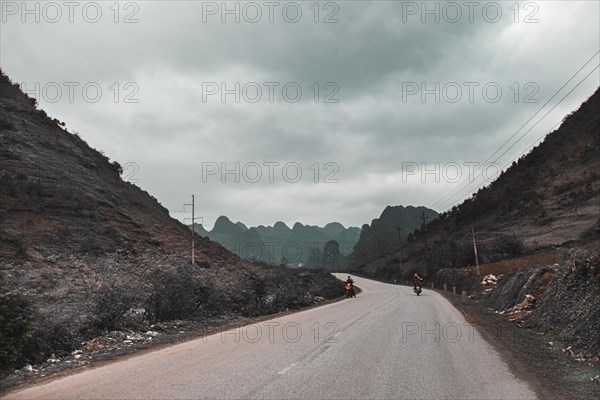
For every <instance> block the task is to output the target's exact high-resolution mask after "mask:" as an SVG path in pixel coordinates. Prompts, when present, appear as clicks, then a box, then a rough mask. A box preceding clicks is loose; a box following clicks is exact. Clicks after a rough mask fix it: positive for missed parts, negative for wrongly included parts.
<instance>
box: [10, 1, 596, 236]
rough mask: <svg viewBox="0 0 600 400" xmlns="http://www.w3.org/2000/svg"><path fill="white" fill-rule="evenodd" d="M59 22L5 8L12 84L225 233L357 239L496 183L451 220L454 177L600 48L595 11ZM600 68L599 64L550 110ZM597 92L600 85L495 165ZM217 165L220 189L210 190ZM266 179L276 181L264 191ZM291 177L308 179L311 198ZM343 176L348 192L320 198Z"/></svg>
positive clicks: (312, 10)
mask: <svg viewBox="0 0 600 400" xmlns="http://www.w3.org/2000/svg"><path fill="white" fill-rule="evenodd" d="M76 3H77V2H76ZM54 4H55V6H47V5H46V3H44V2H25V3H22V2H10V1H8V2H7V1H3V2H2V3H1V7H2V25H1V27H0V33H1V35H0V45H1V46H0V60H1V66H2V69H3V70H4V71H5V73H7V74H8V75H9V76H10V77H11V78H12V79H13V80H14V81H15V82H19V83H23V84H24V87H25V89H26V90H27V91H28V92H30V93H31V95H32V96H35V97H37V98H38V99H39V101H40V106H41V107H43V108H44V109H46V110H47V111H48V112H49V114H50V115H52V116H55V117H57V118H59V119H60V120H63V121H65V122H66V123H67V127H68V128H69V129H70V130H75V131H78V132H80V133H81V135H82V137H83V138H84V139H85V140H86V141H87V142H88V143H89V144H90V145H91V146H92V147H95V148H97V149H101V150H103V151H104V152H105V153H106V154H107V155H108V156H109V157H111V158H112V159H116V160H118V161H119V162H121V164H126V163H130V164H129V166H130V168H129V169H128V170H126V173H127V174H128V175H127V178H128V179H129V180H136V182H137V184H138V185H140V186H141V187H142V188H144V189H145V190H147V191H149V192H150V193H151V194H153V195H155V196H156V197H157V198H158V199H159V200H160V201H161V202H162V203H163V204H164V205H165V206H166V207H167V208H169V209H170V210H171V211H172V212H173V215H174V216H175V217H177V218H183V217H184V216H185V214H183V213H180V212H179V211H181V210H182V203H185V202H187V198H186V197H185V196H188V195H191V194H192V193H195V194H196V196H197V199H198V207H197V208H198V213H199V214H200V215H203V216H205V217H206V218H205V223H206V224H207V225H208V226H209V227H210V225H211V224H212V223H213V222H214V219H216V217H218V216H219V215H222V214H224V215H228V216H229V217H230V218H231V219H233V220H241V221H243V222H244V223H246V224H248V225H257V224H272V223H274V222H275V221H277V220H282V221H284V222H287V223H289V224H292V223H293V222H295V221H301V222H303V223H310V224H319V225H324V224H326V223H327V222H330V221H334V220H336V221H340V222H342V223H344V224H345V225H355V226H361V225H362V224H363V223H366V222H370V220H371V219H373V218H375V217H377V216H378V215H379V214H380V213H381V211H382V210H383V209H384V208H385V206H386V205H395V204H404V205H408V204H413V205H425V206H432V205H436V206H437V209H438V211H441V210H443V209H446V208H449V207H451V206H452V205H453V204H455V203H457V202H459V201H460V200H462V199H464V198H465V197H467V196H469V195H470V194H471V193H472V192H474V191H476V189H477V185H478V184H479V185H481V184H485V183H486V182H485V180H483V179H480V181H481V182H479V183H478V182H477V181H476V182H474V183H473V188H472V189H471V188H468V189H470V190H466V191H465V192H464V193H463V194H462V195H460V196H458V197H457V198H456V199H454V201H453V203H448V204H443V203H442V204H436V202H437V201H438V200H439V199H440V197H441V194H443V193H446V192H448V191H449V190H452V189H453V188H455V187H456V186H457V185H458V183H457V182H451V181H450V180H449V179H447V178H448V177H447V176H444V170H443V167H444V166H445V165H448V164H449V163H456V164H458V165H461V166H464V163H472V162H479V163H483V162H484V161H485V160H486V159H487V158H488V157H489V156H490V155H492V154H493V153H494V151H496V150H497V149H498V148H499V147H500V146H501V145H502V144H503V143H504V142H505V141H506V140H507V139H508V138H509V137H510V136H511V135H513V134H514V133H515V132H517V130H518V129H519V127H521V125H522V124H523V123H525V121H527V119H528V118H529V117H531V116H532V115H533V114H534V113H535V112H536V111H537V110H538V109H539V108H540V107H541V106H542V105H543V104H544V103H545V102H546V101H548V99H550V98H551V97H552V96H553V95H554V94H555V92H556V91H557V90H558V89H559V88H560V87H561V86H562V85H563V84H564V83H565V82H566V81H567V80H568V79H569V78H571V77H572V75H573V74H574V73H575V72H576V71H577V70H578V69H579V68H580V67H581V66H582V65H584V63H585V62H586V61H588V60H589V59H590V57H592V56H593V55H594V54H595V53H596V52H597V51H598V49H599V48H600V43H599V37H600V32H599V26H600V23H599V22H600V21H599V5H598V2H588V1H569V2H560V1H552V2H549V1H548V2H544V1H538V2H519V3H518V6H515V3H514V2H512V1H511V2H480V3H479V2H473V3H469V4H471V5H470V6H467V5H465V4H466V3H463V2H426V3H424V2H392V1H376V2H362V1H356V2H349V1H338V2H336V1H332V2H327V1H324V2H318V3H315V2H272V3H268V4H267V3H265V2H235V1H232V2H227V3H222V2H167V1H152V2H150V1H148V2H120V3H118V7H115V6H114V4H113V3H112V2H81V3H77V7H76V8H74V11H73V13H72V15H71V17H72V19H73V22H70V21H69V17H70V16H69V14H68V12H69V9H67V8H66V6H64V4H63V3H62V2H56V3H54ZM269 4H270V5H269ZM24 5H25V6H24ZM223 5H225V7H227V10H228V11H229V12H227V10H224V9H223V8H222V7H223ZM23 7H27V9H26V10H25V11H24V10H23ZM52 7H55V8H52ZM86 7H87V8H86ZM111 7H112V8H111ZM269 7H273V8H272V9H270V8H269ZM425 7H426V8H425ZM469 7H472V9H470V8H469ZM84 9H85V10H86V13H87V14H84V13H83V10H84ZM97 9H99V10H101V16H100V17H98V20H97V21H96V22H91V21H92V20H93V19H95V18H96V17H97V16H98V14H97V13H94V12H95V11H96V10H97ZM56 10H60V11H61V13H62V14H61V16H62V17H61V18H60V19H58V20H57V18H58V14H56V12H55V11H56ZM283 10H285V11H283ZM297 10H301V14H298V13H297V12H296V11H297ZM498 10H500V14H498ZM257 12H259V13H260V18H258V16H259V14H257ZM270 12H271V14H269V13H270ZM459 13H460V14H459ZM36 17H37V18H38V21H36ZM236 18H237V19H238V21H236ZM436 19H437V21H436ZM52 20H56V21H54V22H53V21H52ZM126 21H127V22H131V23H126ZM294 21H295V22H294ZM596 65H598V57H597V55H596V57H595V58H593V59H592V61H591V63H590V64H589V65H588V66H586V67H585V68H584V70H583V71H582V72H580V74H579V75H577V76H576V78H574V80H573V81H572V82H571V83H570V85H569V86H568V87H567V88H565V90H564V91H563V92H561V95H559V96H557V97H556V98H555V99H554V100H553V101H552V102H551V103H550V105H549V106H548V107H550V106H552V105H555V104H557V103H558V101H559V100H561V98H562V97H563V95H564V94H566V93H567V91H568V90H570V89H571V88H573V87H574V86H575V85H576V84H577V83H579V82H580V81H581V80H582V79H583V77H584V76H585V75H586V74H587V73H589V72H592V71H593V68H594V67H595V66H596ZM91 83H94V84H95V85H91ZM69 84H70V85H71V86H73V85H74V84H76V86H75V89H74V91H73V93H72V94H73V98H72V99H71V98H69V96H68V95H69V94H70V93H68V87H69V86H68V85H69ZM598 84H599V77H598V73H597V70H596V72H595V73H592V74H591V75H590V76H589V77H588V78H587V79H586V80H585V81H583V82H581V83H580V84H579V87H578V88H577V89H575V90H574V91H573V92H572V93H571V94H570V95H569V96H568V97H566V98H565V99H564V100H563V101H562V102H561V103H560V104H558V106H557V107H556V108H555V110H554V111H553V112H552V113H550V114H549V115H548V116H547V117H545V118H544V119H543V120H542V121H541V122H540V123H539V125H538V126H536V127H535V129H532V131H531V132H530V133H529V134H528V135H527V137H525V138H524V139H523V140H522V141H521V142H519V143H518V144H517V145H515V146H514V148H513V149H511V150H510V151H508V152H507V153H506V154H505V155H504V156H503V157H502V158H501V159H499V160H497V161H498V165H501V166H503V165H505V164H506V163H510V161H511V160H512V159H513V158H514V157H518V155H519V154H520V153H521V152H523V151H526V150H527V148H528V147H529V146H530V145H532V144H533V143H535V141H536V140H537V139H539V138H540V137H542V136H543V134H544V133H545V132H547V131H548V130H549V129H551V128H552V127H554V126H556V124H558V123H560V121H561V120H562V118H563V117H564V116H565V115H566V114H568V113H569V112H571V111H572V110H574V109H575V108H576V107H577V106H578V105H579V104H580V103H581V102H582V101H583V100H585V98H587V96H589V95H590V94H591V93H592V92H593V91H594V90H595V88H596V87H597V86H598ZM36 85H37V86H36ZM86 85H87V89H88V90H89V92H86V93H84V92H83V91H82V90H83V88H84V87H86ZM56 87H60V88H62V93H61V94H60V96H58V98H57V95H56V93H55V91H56ZM44 88H46V90H44ZM97 88H100V90H101V92H102V93H101V96H99V98H98V99H97V101H92V100H96V98H94V97H93V95H94V93H95V92H94V90H95V89H97ZM299 91H300V92H301V94H300V92H299ZM499 91H500V92H499ZM86 96H87V97H86ZM543 114H544V113H541V114H539V115H538V119H539V118H541V116H542V115H543ZM535 121H536V120H534V121H533V122H535ZM531 124H533V123H531ZM271 162H273V163H279V166H278V169H277V171H276V174H275V176H274V179H272V180H271V179H268V178H267V176H268V168H267V167H265V166H264V163H271ZM211 163H213V164H216V165H218V166H219V171H218V172H217V173H216V174H214V175H210V176H208V177H207V176H205V175H206V174H204V175H203V172H204V173H206V170H205V169H206V168H207V166H208V165H213V164H211ZM223 163H225V167H226V168H228V169H229V170H235V168H236V163H238V164H239V166H240V167H239V173H237V175H238V176H237V177H236V172H230V173H229V174H225V176H221V173H222V168H221V166H222V165H223ZM327 163H330V164H327ZM407 163H411V165H418V166H419V168H422V167H426V168H427V167H429V168H434V169H435V163H440V165H441V166H440V173H439V174H438V175H439V176H438V177H439V178H441V179H435V178H436V176H435V174H433V175H432V174H430V175H425V176H424V177H423V176H422V175H421V174H420V173H417V174H414V175H411V176H410V177H407V176H406V173H405V172H404V173H403V166H406V165H407ZM255 164H258V165H261V166H262V167H263V169H262V171H261V173H262V178H261V179H258V180H256V181H254V182H249V181H252V180H255V179H254V178H253V177H255V175H248V174H250V173H252V172H253V171H254V170H253V169H252V166H253V165H255ZM287 164H289V165H297V166H299V168H300V170H301V173H302V176H301V178H300V179H298V180H297V181H296V182H291V181H293V180H294V179H291V178H293V177H294V176H292V175H285V174H284V173H283V172H282V169H283V166H285V165H287ZM326 165H328V167H327V168H326ZM244 168H245V170H244ZM289 168H292V167H289ZM332 171H335V173H334V175H333V178H335V180H337V182H324V180H325V179H326V178H327V176H328V174H331V173H332ZM466 171H467V170H466V169H464V170H463V171H462V173H463V175H464V176H465V177H466V175H467V174H466ZM292 172H293V171H292V169H289V170H287V171H286V172H285V173H288V174H292ZM445 172H448V171H445ZM244 173H246V175H247V176H244ZM236 178H239V179H237V180H236ZM408 178H410V179H408Z"/></svg>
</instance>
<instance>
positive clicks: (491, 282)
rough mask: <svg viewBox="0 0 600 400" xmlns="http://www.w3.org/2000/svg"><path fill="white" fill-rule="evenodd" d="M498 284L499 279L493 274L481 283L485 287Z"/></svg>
mask: <svg viewBox="0 0 600 400" xmlns="http://www.w3.org/2000/svg"><path fill="white" fill-rule="evenodd" d="M496 283H498V278H496V275H493V274H489V275H486V276H485V277H484V278H483V280H482V281H481V284H482V285H485V286H487V285H495V284H496Z"/></svg>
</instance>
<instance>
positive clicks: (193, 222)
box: [184, 195, 201, 265]
mask: <svg viewBox="0 0 600 400" xmlns="http://www.w3.org/2000/svg"><path fill="white" fill-rule="evenodd" d="M185 206H191V207H192V265H194V264H195V247H196V246H195V242H194V237H195V235H196V230H195V229H194V224H195V223H196V220H197V219H200V218H201V217H198V218H196V217H195V216H194V212H195V209H196V208H195V205H194V195H192V204H184V207H185ZM184 219H189V218H184Z"/></svg>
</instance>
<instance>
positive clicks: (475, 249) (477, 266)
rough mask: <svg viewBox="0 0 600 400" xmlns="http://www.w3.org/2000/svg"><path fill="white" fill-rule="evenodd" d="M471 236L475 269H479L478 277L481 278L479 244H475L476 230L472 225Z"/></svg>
mask: <svg viewBox="0 0 600 400" xmlns="http://www.w3.org/2000/svg"><path fill="white" fill-rule="evenodd" d="M471 234H472V235H473V252H474V253H475V267H476V268H477V276H480V275H481V274H480V273H479V258H478V257H477V243H476V242H475V229H474V228H473V225H471Z"/></svg>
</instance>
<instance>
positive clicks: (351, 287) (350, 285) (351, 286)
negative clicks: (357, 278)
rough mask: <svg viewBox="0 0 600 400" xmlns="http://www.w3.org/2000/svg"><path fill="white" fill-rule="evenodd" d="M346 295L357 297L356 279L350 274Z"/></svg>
mask: <svg viewBox="0 0 600 400" xmlns="http://www.w3.org/2000/svg"><path fill="white" fill-rule="evenodd" d="M346 297H356V293H355V292H354V280H353V279H352V278H351V277H350V275H348V279H346Z"/></svg>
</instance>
